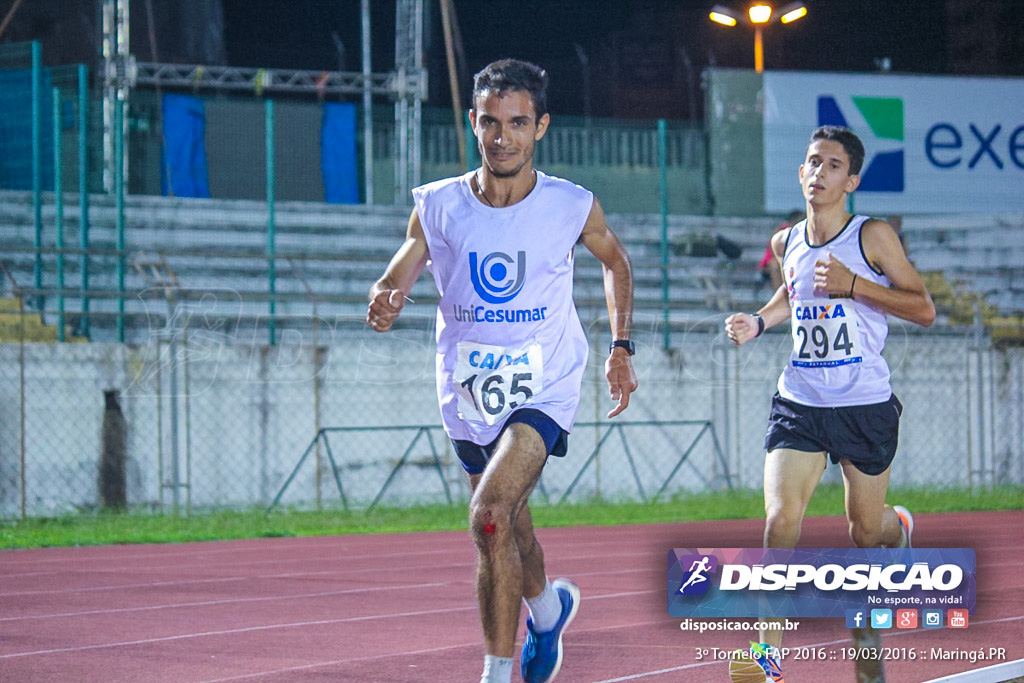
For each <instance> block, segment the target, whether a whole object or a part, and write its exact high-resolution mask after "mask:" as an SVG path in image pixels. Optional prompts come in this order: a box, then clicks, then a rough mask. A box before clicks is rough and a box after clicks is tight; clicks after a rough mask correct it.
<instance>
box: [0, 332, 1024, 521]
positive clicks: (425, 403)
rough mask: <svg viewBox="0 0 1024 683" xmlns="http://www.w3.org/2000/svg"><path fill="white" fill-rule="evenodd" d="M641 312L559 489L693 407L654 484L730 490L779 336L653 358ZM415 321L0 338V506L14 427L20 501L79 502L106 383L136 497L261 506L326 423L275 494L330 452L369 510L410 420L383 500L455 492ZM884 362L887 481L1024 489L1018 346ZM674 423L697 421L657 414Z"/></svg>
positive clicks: (948, 347) (590, 382)
mask: <svg viewBox="0 0 1024 683" xmlns="http://www.w3.org/2000/svg"><path fill="white" fill-rule="evenodd" d="M413 322H416V321H413ZM646 322H647V323H650V324H644V325H641V326H639V327H638V331H637V334H636V339H637V341H638V345H639V352H638V354H637V356H636V368H637V372H638V375H639V378H640V383H641V386H640V390H639V392H638V393H637V394H635V395H634V398H633V400H632V401H631V405H630V408H629V410H628V411H627V413H625V414H624V415H623V416H621V418H619V419H617V420H614V421H611V422H610V424H618V423H620V422H621V423H623V424H625V425H626V426H624V427H623V429H622V432H621V433H613V434H611V435H610V437H609V438H608V439H607V440H606V441H605V443H604V445H603V446H602V448H601V451H600V454H599V456H598V457H597V458H596V459H595V461H594V462H593V463H592V464H591V465H590V466H589V467H588V468H587V469H586V471H585V473H584V475H583V476H582V477H581V478H580V481H579V483H578V484H577V485H576V487H575V488H574V490H573V491H572V494H571V496H570V498H571V499H573V500H581V499H586V498H590V497H592V496H600V497H602V498H606V499H612V500H618V499H641V498H650V496H651V495H653V493H654V492H656V491H657V490H659V489H660V488H661V487H662V486H664V485H665V484H666V481H667V479H668V477H669V474H670V473H671V472H672V470H673V468H675V467H676V465H677V464H679V462H680V458H681V457H682V454H683V452H684V451H685V450H686V448H687V447H688V446H689V444H690V443H691V441H693V440H694V438H695V437H696V436H697V435H698V433H699V432H700V429H701V427H702V425H703V421H710V422H711V423H712V425H713V427H714V437H715V438H717V441H718V444H719V445H720V448H721V452H720V457H719V453H718V452H716V449H715V447H714V446H715V442H714V439H713V438H712V434H711V433H710V432H706V433H705V434H704V437H703V438H702V439H701V440H700V441H698V443H697V446H696V447H695V448H694V451H693V453H692V455H691V456H690V458H689V460H688V461H686V463H685V464H683V466H682V467H681V468H680V469H679V471H678V473H677V474H676V475H675V477H674V478H673V479H672V480H671V481H670V482H669V483H668V485H667V486H666V493H665V495H666V496H672V495H679V494H683V493H685V492H686V491H706V490H717V489H721V488H723V487H725V486H727V485H730V484H731V485H732V486H735V487H743V488H755V489H756V488H759V487H760V485H761V471H762V458H763V452H762V445H761V440H762V438H763V434H764V429H765V421H766V419H767V414H768V405H769V401H770V398H771V395H772V393H773V392H774V385H775V381H776V378H777V376H778V373H779V370H780V368H781V366H782V364H783V363H784V362H785V357H786V355H787V354H788V346H789V344H790V341H789V336H788V335H786V334H778V333H769V334H767V335H765V336H764V337H762V338H761V339H759V340H758V341H757V342H755V343H754V344H752V345H749V346H747V347H744V348H742V349H734V348H732V347H731V346H727V345H725V344H724V343H723V339H722V335H721V333H720V325H721V320H720V319H717V318H716V319H714V320H708V321H706V322H707V324H705V325H693V326H690V327H689V328H688V329H687V330H684V331H682V332H679V333H678V336H677V339H676V342H677V343H676V344H675V347H676V349H677V350H675V351H673V352H671V353H668V352H664V351H661V350H660V341H661V332H662V330H661V329H659V328H658V326H657V324H655V323H654V322H653V321H646ZM431 326H432V322H431V321H430V320H429V319H420V320H419V322H418V324H412V325H410V326H408V327H406V328H405V329H403V330H400V331H397V332H394V333H391V334H389V335H385V336H377V335H373V334H372V333H369V332H367V331H365V330H359V329H355V328H354V327H353V328H351V329H350V328H344V329H342V328H339V329H335V330H322V331H321V333H320V336H319V338H318V340H317V346H316V348H318V349H319V351H316V352H315V350H314V345H313V343H312V339H311V338H309V337H303V336H301V335H299V334H297V333H296V334H294V335H292V336H290V337H289V338H287V339H283V340H282V343H281V344H280V345H279V346H277V347H275V348H270V347H266V346H263V345H261V344H259V343H251V342H252V340H251V339H249V340H246V339H243V338H239V337H229V336H226V335H224V334H222V333H220V332H219V331H218V330H217V329H216V328H207V329H204V328H202V327H201V326H198V325H197V326H196V327H194V328H190V329H189V331H188V332H187V333H185V332H182V331H179V334H177V335H175V336H169V335H168V334H167V333H166V332H161V333H157V332H154V334H153V337H152V338H151V340H150V342H149V343H148V344H146V345H142V346H121V345H113V344H88V345H79V344H64V345H49V344H29V345H25V346H24V347H20V346H19V345H17V344H2V345H0V368H3V369H2V370H0V374H2V376H0V516H3V517H13V516H17V515H18V514H19V509H20V506H21V501H22V499H21V490H20V478H21V471H22V470H21V455H22V449H21V439H22V436H23V437H24V463H25V465H24V474H25V482H26V486H25V507H26V510H27V514H29V515H44V514H55V513H58V512H69V511H74V510H78V509H89V508H91V507H94V506H95V505H96V502H97V488H96V463H97V458H98V454H99V451H100V444H101V435H100V425H101V421H102V416H103V396H102V390H103V389H105V388H109V387H114V388H117V389H119V390H120V391H121V392H122V401H121V404H122V409H123V412H124V415H125V418H126V420H127V423H128V429H129V441H128V443H129V447H128V455H129V459H130V462H129V469H128V491H129V501H130V503H131V504H132V505H135V506H148V507H153V508H161V507H162V508H164V509H167V508H169V507H172V506H173V505H174V504H175V502H176V501H177V503H178V504H179V505H183V506H184V505H187V504H191V505H194V506H204V507H209V506H251V505H266V504H268V503H269V502H270V501H271V500H273V499H274V497H275V496H276V494H277V493H278V491H279V490H280V489H281V487H282V485H283V484H284V482H285V480H286V479H287V477H288V475H289V473H290V472H291V471H292V469H293V468H294V467H295V465H296V464H297V463H298V462H299V458H300V457H301V456H302V454H303V453H304V452H305V451H306V449H307V447H309V446H310V444H311V443H312V442H313V440H314V437H315V435H316V434H317V432H318V430H319V429H320V428H323V427H347V428H354V427H362V428H366V427H377V428H380V429H364V430H359V431H348V432H343V433H337V432H336V433H330V434H329V435H328V436H329V439H328V440H329V443H324V442H320V443H319V444H318V447H316V448H314V449H313V451H312V452H311V455H310V459H309V460H308V461H306V462H305V464H304V465H303V467H302V468H300V469H299V472H298V475H297V476H296V478H295V480H294V482H292V484H291V485H290V486H289V488H288V489H287V491H286V492H285V494H284V496H283V499H282V503H283V504H285V505H297V506H303V507H308V506H312V505H314V504H316V501H317V499H318V495H319V498H320V500H321V501H323V502H324V503H325V504H329V505H337V504H338V503H339V501H340V496H339V494H338V492H337V489H336V487H335V484H334V480H333V478H332V472H331V468H330V464H329V459H328V448H329V449H330V454H331V455H333V457H334V458H335V460H336V462H337V464H338V466H339V468H340V476H341V480H342V484H343V487H344V491H345V495H346V497H347V500H348V502H349V504H351V505H357V506H365V505H368V504H369V503H370V501H372V500H373V499H374V498H375V497H376V496H378V495H379V493H380V492H381V489H382V487H383V486H384V483H385V481H386V480H387V478H388V476H389V474H390V473H391V471H392V470H393V469H394V467H395V465H396V464H397V462H398V460H399V458H400V457H401V456H402V454H403V453H404V452H405V451H406V449H407V448H409V446H410V444H411V443H412V441H413V437H415V436H416V434H417V432H416V431H415V430H405V431H400V430H396V429H395V427H396V426H423V427H427V428H429V429H428V431H430V434H429V436H428V435H426V434H421V438H420V439H419V441H418V442H416V444H415V446H414V447H413V448H412V450H411V451H410V452H409V454H408V456H409V460H410V464H409V465H408V466H406V467H404V468H403V469H401V470H400V471H399V473H398V475H397V476H396V477H395V480H394V481H393V483H392V484H391V486H390V488H389V489H388V491H387V492H386V493H385V495H384V497H383V501H384V502H385V503H387V504H411V503H414V502H429V501H439V500H444V498H445V491H444V485H443V484H442V481H441V480H442V476H441V475H439V474H438V472H437V470H436V469H435V468H434V463H433V457H434V455H437V457H439V458H440V459H441V461H442V464H443V466H442V473H443V479H444V481H445V483H446V484H447V485H448V487H449V489H450V490H451V492H452V495H453V496H454V497H456V498H459V499H465V498H466V497H467V496H468V491H467V489H466V487H465V484H464V481H463V476H462V473H461V469H460V468H459V466H458V463H457V462H456V460H455V459H454V456H453V455H452V453H451V450H450V446H449V444H448V442H447V440H446V439H445V438H444V437H443V434H442V433H441V432H440V430H439V429H437V425H438V415H437V407H436V399H435V396H434V382H433V370H432V366H433V342H432V329H431ZM589 337H590V339H591V345H592V350H591V360H590V364H589V367H588V371H587V373H586V379H585V381H584V385H583V394H582V396H583V398H582V403H581V407H580V411H579V415H578V422H579V423H588V422H601V423H604V422H607V421H606V420H604V413H605V412H607V410H608V409H609V408H610V407H611V405H612V404H611V401H610V399H609V398H608V396H607V387H606V386H605V383H604V379H603V370H602V365H603V359H604V351H605V349H606V344H607V332H606V331H605V330H604V328H603V326H598V328H595V329H593V330H591V331H590V334H589ZM172 339H173V341H174V343H173V345H172V343H171V341H172ZM247 342H248V343H247ZM888 357H889V362H890V364H891V366H892V368H893V384H894V388H895V391H896V392H897V394H898V395H899V396H900V398H901V399H902V400H903V403H904V405H905V412H904V418H903V423H902V433H901V446H900V452H899V454H898V456H897V459H896V462H895V464H894V468H893V476H892V485H893V486H908V485H913V486H928V487H936V488H941V487H951V486H967V485H980V484H991V483H1007V482H1013V483H1016V484H1021V483H1024V414H1022V411H1021V409H1020V405H1021V404H1022V400H1021V396H1020V392H1021V378H1022V374H1024V373H1022V371H1024V353H1022V350H1021V349H1007V350H1003V351H994V350H983V351H982V352H980V353H979V352H977V351H975V350H974V348H973V341H972V339H971V338H970V337H969V336H963V335H943V334H939V333H935V332H934V331H931V332H925V333H919V331H918V330H917V329H916V328H911V327H909V326H907V327H904V326H902V325H896V326H894V328H893V331H892V334H891V335H890V340H889V345H888ZM22 368H23V369H24V383H22V381H21V379H20V372H21V369H22ZM22 407H23V408H24V421H22V419H21V409H22ZM679 420H694V421H697V423H696V424H693V425H676V424H673V422H674V421H679ZM630 423H640V424H630ZM606 429H607V427H606V426H601V427H594V426H591V427H583V426H578V427H577V429H576V430H575V432H574V434H573V436H572V438H571V439H570V454H569V456H568V457H567V458H566V459H565V460H557V459H553V460H552V461H551V462H550V463H549V464H548V467H547V468H546V471H545V473H544V476H543V480H542V488H541V490H540V492H539V493H538V495H539V496H542V497H543V496H547V497H548V499H551V500H557V499H558V498H560V497H561V496H562V495H563V493H564V492H565V491H566V490H567V488H568V487H569V485H570V482H571V481H572V480H573V478H575V477H576V475H577V473H578V472H579V471H580V470H581V468H583V467H584V465H585V463H586V461H587V459H588V458H589V457H590V455H591V454H592V453H593V452H594V448H595V446H596V445H597V443H598V442H599V441H600V439H601V438H602V437H603V436H604V435H605V432H606ZM624 442H625V445H624ZM627 447H628V453H627ZM317 454H319V457H320V459H321V465H320V468H319V476H318V471H317V470H318V468H317V466H316V458H317V457H318V455H317ZM628 455H631V456H632V457H633V459H634V462H633V464H632V466H631V465H630V462H629V460H628ZM318 478H319V494H318V492H317V488H318ZM637 478H639V481H640V486H641V487H642V488H643V491H644V495H643V496H641V495H640V493H639V488H638V486H637V481H636V480H637ZM826 480H830V481H838V469H837V468H829V472H828V473H827V474H826ZM175 482H177V483H178V485H177V486H175ZM837 512H838V511H837Z"/></svg>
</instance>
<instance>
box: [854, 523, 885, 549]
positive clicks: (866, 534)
mask: <svg viewBox="0 0 1024 683" xmlns="http://www.w3.org/2000/svg"><path fill="white" fill-rule="evenodd" d="M850 540H852V541H853V543H854V545H856V546H857V547H858V548H878V547H880V546H881V545H882V527H881V525H878V526H877V528H872V527H870V526H867V525H865V524H863V523H861V522H859V521H857V520H850Z"/></svg>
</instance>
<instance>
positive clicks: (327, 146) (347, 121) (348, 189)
mask: <svg viewBox="0 0 1024 683" xmlns="http://www.w3.org/2000/svg"><path fill="white" fill-rule="evenodd" d="M357 136H358V132H357V130H356V105H354V104H351V103H347V102H327V103H325V104H324V118H323V127H322V128H321V130H320V163H321V170H322V173H323V176H324V200H325V201H326V202H327V203H329V204H358V203H359V176H358V175H357V171H356V169H357V162H356V148H357V144H356V141H357Z"/></svg>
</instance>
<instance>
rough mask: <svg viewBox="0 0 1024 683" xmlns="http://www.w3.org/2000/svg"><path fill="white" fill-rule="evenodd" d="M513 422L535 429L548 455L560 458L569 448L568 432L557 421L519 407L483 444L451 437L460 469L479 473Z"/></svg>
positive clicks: (535, 410) (535, 411)
mask: <svg viewBox="0 0 1024 683" xmlns="http://www.w3.org/2000/svg"><path fill="white" fill-rule="evenodd" d="M515 422H522V423H523V424H528V425H530V426H531V427H533V428H534V429H536V430H537V433H538V434H540V438H541V439H543V440H544V445H545V446H546V447H547V449H548V455H553V456H555V457H557V458H561V457H564V456H565V454H566V452H567V451H568V450H569V434H568V433H567V432H566V431H565V430H564V429H562V428H561V427H559V426H558V423H557V422H555V421H554V420H552V419H551V418H550V417H548V416H547V415H546V414H545V413H543V412H541V411H539V410H537V409H536V408H520V409H519V410H517V411H515V412H514V413H512V414H511V415H509V416H508V419H507V420H505V424H504V425H502V427H501V432H499V433H498V436H497V438H495V439H494V441H492V442H490V443H489V444H487V445H485V446H481V445H479V444H475V443H473V442H472V441H463V440H458V439H452V445H453V446H455V455H457V456H459V460H460V461H461V462H462V469H464V470H466V472H467V473H468V474H481V473H482V472H483V471H484V468H485V467H487V461H488V460H490V459H491V455H493V454H494V447H495V446H497V445H498V439H500V438H501V435H502V434H504V433H505V430H506V429H508V426H509V425H510V424H513V423H515Z"/></svg>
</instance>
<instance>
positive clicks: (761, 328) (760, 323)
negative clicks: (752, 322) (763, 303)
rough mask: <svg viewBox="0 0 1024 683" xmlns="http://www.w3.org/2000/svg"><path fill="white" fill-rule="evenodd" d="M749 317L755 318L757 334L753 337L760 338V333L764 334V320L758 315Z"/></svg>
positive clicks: (753, 314)
mask: <svg viewBox="0 0 1024 683" xmlns="http://www.w3.org/2000/svg"><path fill="white" fill-rule="evenodd" d="M750 315H752V316H754V317H755V318H757V334H755V335H754V336H755V337H760V336H761V333H762V332H764V318H762V317H761V314H760V313H751V314H750Z"/></svg>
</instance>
